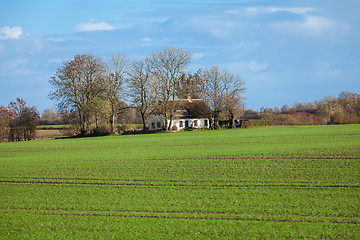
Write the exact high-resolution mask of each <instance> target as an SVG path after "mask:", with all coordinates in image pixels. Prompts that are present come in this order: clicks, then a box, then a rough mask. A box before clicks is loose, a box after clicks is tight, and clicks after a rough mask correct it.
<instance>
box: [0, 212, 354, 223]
mask: <svg viewBox="0 0 360 240" xmlns="http://www.w3.org/2000/svg"><path fill="white" fill-rule="evenodd" d="M1 211H2V212H8V213H11V212H14V211H15V212H21V213H26V214H34V215H61V216H101V217H122V218H168V219H196V220H225V221H263V222H307V223H334V224H356V225H360V219H359V217H356V218H348V217H337V216H330V217H329V216H327V217H324V216H322V217H320V216H318V215H314V216H309V215H307V216H300V215H294V214H292V215H291V214H290V215H279V214H276V215H275V214H271V215H266V214H259V213H226V212H181V211H138V210H117V211H114V210H101V211H98V210H90V209H29V208H17V209H1Z"/></svg>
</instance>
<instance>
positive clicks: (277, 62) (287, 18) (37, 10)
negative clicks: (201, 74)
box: [0, 0, 360, 112]
mask: <svg viewBox="0 0 360 240" xmlns="http://www.w3.org/2000/svg"><path fill="white" fill-rule="evenodd" d="M170 46H176V47H179V48H182V49H184V50H188V51H189V52H190V53H191V54H192V62H191V66H190V68H189V69H188V71H190V72H195V71H196V70H197V69H199V68H207V67H211V66H214V65H217V66H219V67H220V68H222V69H227V70H230V71H232V72H233V73H236V74H239V75H240V76H241V77H242V79H243V81H244V82H245V83H246V87H247V91H246V94H245V95H246V97H247V103H246V105H247V107H248V108H252V109H254V110H259V109H260V108H261V107H262V106H265V107H280V108H281V107H282V106H283V105H285V104H287V105H293V104H294V103H296V102H313V101H315V100H320V99H322V98H323V97H324V96H327V95H333V96H337V95H338V94H339V93H340V92H341V91H353V92H357V93H360V1H359V0H341V1H339V0H121V1H118V0H112V1H107V0H104V1H96V0H74V1H70V0H51V1H49V0H1V1H0V105H5V106H6V105H8V103H9V102H10V101H12V100H15V99H16V97H21V98H23V99H24V100H25V101H27V102H28V104H29V105H31V106H33V105H35V106H37V107H38V110H40V112H42V111H43V110H44V109H46V108H51V107H53V106H55V102H52V101H51V100H49V99H48V97H47V96H48V94H49V92H50V91H51V85H50V84H49V79H50V77H51V76H53V75H54V74H55V72H56V69H57V68H59V67H61V66H62V63H63V62H64V61H65V60H70V59H71V58H73V57H74V55H76V54H80V53H91V54H93V55H96V56H100V57H103V58H104V59H106V58H108V57H110V56H111V55H114V54H124V55H127V56H128V57H129V58H131V59H133V60H136V59H141V58H142V57H144V56H146V55H148V54H150V53H152V52H153V51H158V50H161V49H163V48H165V47H170Z"/></svg>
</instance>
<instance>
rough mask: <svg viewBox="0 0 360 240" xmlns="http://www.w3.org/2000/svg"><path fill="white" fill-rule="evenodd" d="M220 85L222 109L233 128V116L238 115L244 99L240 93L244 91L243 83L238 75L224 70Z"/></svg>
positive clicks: (236, 116)
mask: <svg viewBox="0 0 360 240" xmlns="http://www.w3.org/2000/svg"><path fill="white" fill-rule="evenodd" d="M222 85H223V89H224V94H223V98H224V101H225V102H224V109H223V110H224V111H225V113H226V115H227V117H228V118H229V127H230V128H235V118H238V117H240V113H241V107H242V104H243V101H244V98H243V97H242V93H244V91H245V87H244V83H243V82H242V81H241V78H240V76H239V75H234V74H233V73H231V72H229V71H226V70H224V71H223V72H222Z"/></svg>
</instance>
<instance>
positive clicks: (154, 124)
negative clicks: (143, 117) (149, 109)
mask: <svg viewBox="0 0 360 240" xmlns="http://www.w3.org/2000/svg"><path fill="white" fill-rule="evenodd" d="M163 123H164V116H163V115H158V116H155V115H151V116H150V117H149V119H148V126H149V128H150V129H162V128H163V127H164V125H163ZM167 124H168V125H169V124H170V120H167ZM174 126H176V128H177V130H183V129H186V128H195V129H208V128H209V127H210V123H209V119H207V118H185V119H173V120H172V123H171V127H170V129H171V128H173V127H174Z"/></svg>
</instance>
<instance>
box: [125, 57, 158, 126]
mask: <svg viewBox="0 0 360 240" xmlns="http://www.w3.org/2000/svg"><path fill="white" fill-rule="evenodd" d="M129 75H130V78H129V80H128V82H127V83H128V84H127V88H128V93H127V97H128V99H129V100H130V102H131V103H132V104H133V105H134V106H135V108H136V109H137V110H138V111H139V112H140V115H141V120H142V124H143V130H145V129H147V125H146V119H147V117H148V115H149V114H150V112H151V110H152V107H153V105H154V99H155V96H154V90H153V89H154V88H153V86H154V75H153V74H152V71H151V67H150V65H149V62H148V61H147V60H146V59H145V60H141V61H135V62H133V64H132V68H131V70H130V72H129Z"/></svg>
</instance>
